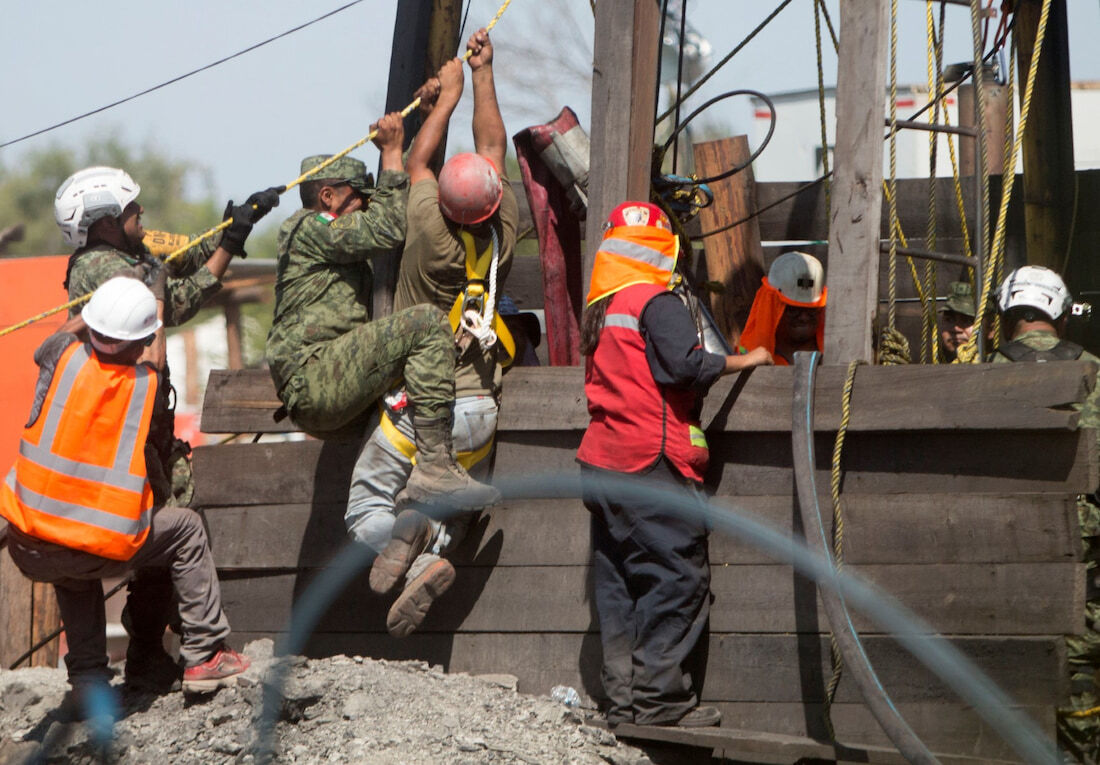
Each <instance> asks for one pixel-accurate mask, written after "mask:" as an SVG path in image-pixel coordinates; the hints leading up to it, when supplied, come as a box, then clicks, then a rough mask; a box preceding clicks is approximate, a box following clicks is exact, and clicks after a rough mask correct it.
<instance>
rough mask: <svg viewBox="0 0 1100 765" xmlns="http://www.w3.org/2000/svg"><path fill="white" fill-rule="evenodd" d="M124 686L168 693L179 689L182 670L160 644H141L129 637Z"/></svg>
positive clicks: (148, 691) (138, 689)
mask: <svg viewBox="0 0 1100 765" xmlns="http://www.w3.org/2000/svg"><path fill="white" fill-rule="evenodd" d="M123 672H124V677H125V682H126V687H127V688H129V689H131V690H134V691H138V692H143V693H156V694H163V693H170V692H172V691H178V690H179V689H180V680H181V678H182V677H183V670H182V669H180V666H179V664H178V663H177V662H176V661H175V660H174V659H173V658H172V657H171V656H169V655H168V652H167V651H165V650H164V648H163V647H162V646H160V645H142V644H141V643H139V642H138V641H136V640H133V639H131V640H130V645H129V646H128V647H127V648H126V668H125V670H124V671H123Z"/></svg>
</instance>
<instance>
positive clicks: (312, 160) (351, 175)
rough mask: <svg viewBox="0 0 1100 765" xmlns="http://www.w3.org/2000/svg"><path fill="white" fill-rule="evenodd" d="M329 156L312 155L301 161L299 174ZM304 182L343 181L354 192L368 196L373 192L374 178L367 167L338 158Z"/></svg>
mask: <svg viewBox="0 0 1100 765" xmlns="http://www.w3.org/2000/svg"><path fill="white" fill-rule="evenodd" d="M331 156H332V155H331V154H314V155H313V156H312V157H306V158H305V159H303V160H302V169H301V172H302V173H305V172H308V171H309V170H312V169H313V168H315V167H317V165H319V164H321V163H322V162H324V161H325V160H326V159H328V158H329V157H331ZM306 180H310V181H312V180H317V181H320V180H326V181H327V180H333V181H343V182H344V183H347V184H348V185H349V186H351V187H352V188H353V189H355V190H356V191H359V192H362V193H364V194H369V193H371V191H373V190H374V176H373V175H371V174H370V173H368V172H367V166H366V165H364V164H363V163H362V162H361V161H359V160H358V159H354V158H352V157H340V159H338V160H336V161H335V162H333V163H332V164H331V165H329V166H328V167H326V168H324V169H323V170H320V171H318V172H317V174H316V175H311V176H310V177H309V178H307V179H306Z"/></svg>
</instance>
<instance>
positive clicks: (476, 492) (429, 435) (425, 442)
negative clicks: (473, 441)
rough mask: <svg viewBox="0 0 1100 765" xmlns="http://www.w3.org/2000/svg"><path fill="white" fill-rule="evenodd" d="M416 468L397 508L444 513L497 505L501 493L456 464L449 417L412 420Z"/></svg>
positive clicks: (399, 497)
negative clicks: (438, 509) (441, 510)
mask: <svg viewBox="0 0 1100 765" xmlns="http://www.w3.org/2000/svg"><path fill="white" fill-rule="evenodd" d="M412 420H413V430H414V431H415V433H416V464H415V465H414V466H413V470H412V473H411V474H410V475H409V480H408V482H406V484H405V488H404V489H402V490H401V492H400V493H398V495H397V498H396V506H397V507H398V508H402V507H407V506H408V505H411V504H419V505H432V504H434V505H438V506H442V507H443V508H445V509H447V510H480V509H481V508H483V507H488V506H490V505H495V504H496V503H497V502H500V492H499V491H497V490H496V489H494V488H493V487H492V486H487V485H485V484H483V483H478V482H477V481H475V480H474V479H473V478H471V477H470V474H469V473H467V472H466V469H465V468H463V467H462V466H461V465H459V464H458V462H457V461H456V460H455V450H454V442H453V441H452V439H451V425H452V420H451V417H449V416H447V417H435V418H427V417H417V416H415V415H414V416H413V418H412Z"/></svg>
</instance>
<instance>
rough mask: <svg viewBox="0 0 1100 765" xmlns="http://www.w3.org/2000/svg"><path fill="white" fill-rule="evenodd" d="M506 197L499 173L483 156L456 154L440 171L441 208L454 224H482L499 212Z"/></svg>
mask: <svg viewBox="0 0 1100 765" xmlns="http://www.w3.org/2000/svg"><path fill="white" fill-rule="evenodd" d="M503 194H504V187H503V186H502V185H501V182H500V174H499V173H497V169H496V168H495V167H493V163H492V162H490V161H489V160H488V159H486V158H485V157H483V156H481V155H480V154H469V153H467V154H456V155H455V156H453V157H451V158H450V159H448V160H447V162H446V164H444V165H443V169H442V170H440V171H439V207H440V209H441V210H443V214H444V215H446V216H447V217H448V218H450V219H451V220H453V221H454V222H455V223H461V224H462V225H473V224H474V223H481V221H483V220H485V219H486V218H488V217H489V216H490V215H492V214H493V213H495V212H496V211H497V207H499V206H500V198H501V196H502V195H503Z"/></svg>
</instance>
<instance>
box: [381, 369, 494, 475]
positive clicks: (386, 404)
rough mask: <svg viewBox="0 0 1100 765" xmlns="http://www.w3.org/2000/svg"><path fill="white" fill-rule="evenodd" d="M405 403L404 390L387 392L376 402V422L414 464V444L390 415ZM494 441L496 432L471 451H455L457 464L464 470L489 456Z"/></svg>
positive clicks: (394, 445)
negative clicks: (482, 444) (398, 427)
mask: <svg viewBox="0 0 1100 765" xmlns="http://www.w3.org/2000/svg"><path fill="white" fill-rule="evenodd" d="M406 405H407V399H406V396H405V390H404V389H403V388H400V389H398V390H395V391H392V392H391V393H389V394H387V395H386V396H384V397H383V398H382V400H380V401H379V402H378V417H379V419H378V424H379V427H381V428H382V435H384V436H385V437H386V440H387V441H389V442H390V445H391V446H393V448H395V449H397V451H398V452H400V453H401V454H402V455H404V457H405V459H407V460H408V461H409V462H411V463H412V464H414V465H415V464H416V444H415V443H414V442H413V441H412V440H411V439H410V438H409V437H408V436H406V435H405V434H404V433H402V432H401V431H400V430H398V429H397V426H396V425H395V424H394V422H393V418H392V417H391V416H390V411H391V409H392V410H393V411H394V412H395V413H396V412H397V411H399V410H400V409H403V408H404V407H405V406H406ZM495 443H496V433H495V432H494V433H493V435H492V436H490V438H489V440H488V442H486V443H485V445H484V446H481V447H479V448H477V449H474V450H473V451H469V452H457V453H456V454H455V459H456V461H457V462H458V464H459V465H462V467H464V468H465V469H466V470H469V469H470V468H472V467H473V466H474V465H476V464H477V463H479V462H481V461H482V460H483V459H485V458H486V457H488V456H489V453H490V452H492V451H493V445H494V444H495Z"/></svg>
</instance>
